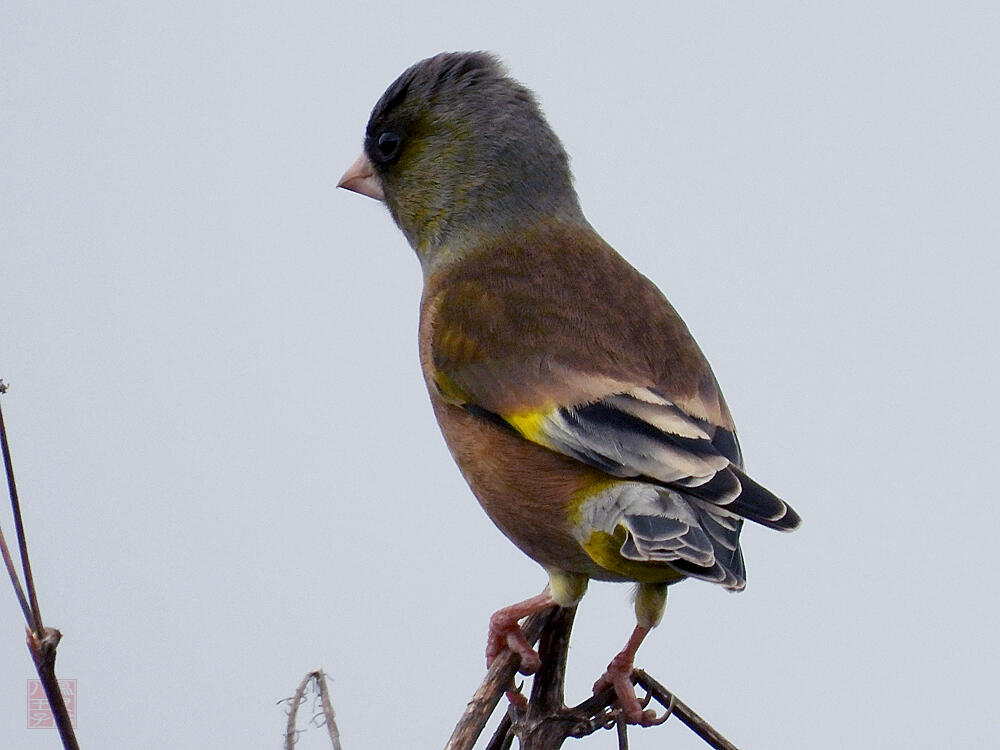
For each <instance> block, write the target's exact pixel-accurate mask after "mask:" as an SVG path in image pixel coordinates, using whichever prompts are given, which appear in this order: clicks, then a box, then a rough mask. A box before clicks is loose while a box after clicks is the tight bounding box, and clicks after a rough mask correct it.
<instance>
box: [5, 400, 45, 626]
mask: <svg viewBox="0 0 1000 750" xmlns="http://www.w3.org/2000/svg"><path fill="white" fill-rule="evenodd" d="M0 382H3V381H0ZM0 392H2V393H6V392H7V384H6V383H4V386H3V391H0ZM0 446H2V449H3V466H4V469H5V471H6V472H7V491H8V492H9V493H10V505H11V508H12V509H13V511H14V530H15V532H16V533H17V546H18V548H19V551H20V553H21V567H22V568H23V569H24V583H25V586H26V587H27V589H28V601H29V602H30V603H31V619H30V620H29V621H28V624H29V625H30V626H31V629H32V630H33V631H35V633H39V634H40V633H41V632H42V630H43V628H44V626H43V625H42V612H41V610H40V609H39V608H38V597H37V596H36V595H35V579H34V577H33V576H32V575H31V560H30V559H28V542H27V539H26V538H25V536H24V523H23V522H22V521H21V501H20V500H19V499H18V497H17V483H16V482H15V481H14V463H13V462H12V461H11V458H10V446H9V445H8V443H7V426H6V425H5V424H4V421H3V409H0ZM4 546H6V545H4ZM7 555H8V556H9V555H10V553H9V552H8V553H7Z"/></svg>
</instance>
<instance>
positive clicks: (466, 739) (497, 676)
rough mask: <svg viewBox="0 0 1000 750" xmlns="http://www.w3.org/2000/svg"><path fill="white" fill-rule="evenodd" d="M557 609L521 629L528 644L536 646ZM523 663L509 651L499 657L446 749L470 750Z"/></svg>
mask: <svg viewBox="0 0 1000 750" xmlns="http://www.w3.org/2000/svg"><path fill="white" fill-rule="evenodd" d="M555 609H556V608H555V607H552V608H550V609H547V610H545V611H544V612H539V613H538V614H537V615H532V616H531V617H529V618H528V619H527V620H525V621H524V625H522V626H521V630H523V631H524V636H525V637H526V638H527V639H528V643H530V644H532V645H534V643H535V641H537V640H538V637H539V635H541V632H542V628H543V627H544V626H545V624H546V623H547V622H548V620H549V616H550V615H552V613H553V612H554V611H555ZM518 664H519V660H518V657H517V656H515V655H514V654H513V653H511V652H510V651H505V652H504V653H502V654H501V655H500V656H498V657H497V658H496V661H494V662H493V666H492V667H490V670H489V671H488V672H487V673H486V678H485V679H484V680H483V683H482V684H481V685H480V686H479V689H478V690H477V691H476V693H475V695H473V696H472V699H471V700H470V701H469V704H468V705H467V706H466V707H465V713H463V714H462V718H461V719H459V720H458V724H457V725H456V726H455V731H453V732H452V733H451V737H450V738H449V740H448V744H446V745H445V746H444V747H445V750H469V749H470V748H471V747H472V746H473V745H475V744H476V740H477V739H479V735H481V734H482V733H483V728H484V727H485V726H486V722H487V721H489V718H490V715H491V714H492V713H493V709H495V708H496V707H497V703H499V702H500V696H501V695H502V694H503V692H504V691H505V690H507V688H508V687H510V685H511V683H512V681H513V679H514V675H515V674H517V667H518Z"/></svg>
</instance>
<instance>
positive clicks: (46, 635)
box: [0, 380, 80, 750]
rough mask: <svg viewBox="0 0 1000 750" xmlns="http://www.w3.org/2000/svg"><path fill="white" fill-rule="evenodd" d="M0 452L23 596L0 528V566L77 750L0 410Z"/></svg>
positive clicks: (62, 726) (3, 387) (1, 386)
mask: <svg viewBox="0 0 1000 750" xmlns="http://www.w3.org/2000/svg"><path fill="white" fill-rule="evenodd" d="M6 392H7V384H6V383H4V382H3V381H2V380H0V394H3V393H6ZM0 449H2V451H3V464H4V470H5V472H6V474H7V491H8V493H9V494H10V504H11V509H12V511H13V514H14V528H15V529H16V531H17V543H18V549H19V552H20V554H21V567H22V569H23V570H24V582H25V586H26V587H27V590H28V593H27V597H25V594H24V590H23V589H22V588H21V581H20V579H19V578H18V575H17V570H16V569H15V567H14V561H13V560H12V559H11V555H10V549H9V548H8V547H7V541H6V539H5V538H4V536H3V530H2V529H0V548H2V551H3V559H4V565H5V566H6V567H7V574H8V575H9V576H10V580H11V583H12V584H13V586H14V593H15V594H16V595H17V599H18V602H19V603H20V604H21V610H22V611H23V612H24V619H25V621H26V622H27V623H28V627H27V628H26V630H27V641H28V651H29V653H30V654H31V659H32V661H33V662H34V663H35V671H36V672H38V678H39V680H41V683H42V688H43V689H44V690H45V697H46V698H47V699H48V702H49V708H50V709H51V710H52V716H53V718H54V719H55V722H56V728H58V730H59V737H60V738H61V739H62V744H63V747H64V748H65V750H80V745H79V743H78V742H77V739H76V732H75V731H73V722H72V721H71V720H70V717H69V711H68V710H67V708H66V701H65V700H64V699H63V694H62V690H61V689H60V688H59V680H58V679H57V678H56V648H57V647H58V645H59V641H60V640H61V639H62V633H60V632H59V631H58V630H56V629H55V628H47V627H45V625H43V624H42V612H41V608H40V607H39V606H38V596H37V595H36V593H35V579H34V577H33V576H32V575H31V560H30V559H29V558H28V542H27V538H26V536H25V533H24V524H23V523H22V521H21V503H20V501H19V500H18V496H17V483H16V482H15V481H14V463H13V461H12V460H11V457H10V445H9V444H8V442H7V426H6V425H5V424H4V420H3V409H2V408H0Z"/></svg>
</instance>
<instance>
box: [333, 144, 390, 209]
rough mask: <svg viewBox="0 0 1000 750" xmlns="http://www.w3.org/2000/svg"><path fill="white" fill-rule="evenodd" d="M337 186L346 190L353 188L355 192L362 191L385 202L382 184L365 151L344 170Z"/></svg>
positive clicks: (363, 193)
mask: <svg viewBox="0 0 1000 750" xmlns="http://www.w3.org/2000/svg"><path fill="white" fill-rule="evenodd" d="M337 187H341V188H344V189H345V190H353V191H354V192H355V193H361V194H362V195H367V196H368V197H369V198H374V199H375V200H377V201H382V202H383V203H384V202H385V194H384V193H383V192H382V185H381V183H380V182H379V179H378V177H377V176H376V175H375V170H374V169H372V163H371V162H370V161H368V157H367V156H365V155H364V153H363V152H362V154H361V156H359V157H358V158H357V159H356V160H355V162H354V163H353V164H352V165H351V166H350V167H348V169H347V171H346V172H344V176H343V177H341V178H340V182H338V183H337Z"/></svg>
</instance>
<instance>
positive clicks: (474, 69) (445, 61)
mask: <svg viewBox="0 0 1000 750" xmlns="http://www.w3.org/2000/svg"><path fill="white" fill-rule="evenodd" d="M505 78H506V74H505V71H504V68H503V65H502V64H501V63H500V61H499V59H497V58H496V57H495V56H493V55H491V54H490V53H488V52H444V53H441V54H440V55H435V56H434V57H429V58H427V59H426V60H421V61H420V62H418V63H417V64H415V65H413V66H411V67H410V68H408V69H407V70H405V71H404V72H403V74H402V75H400V76H399V78H397V79H396V80H395V81H393V83H392V85H390V86H389V88H388V89H386V91H385V93H384V94H382V97H381V98H380V99H379V100H378V102H377V103H376V104H375V108H374V109H373V110H372V114H371V117H370V118H369V120H368V131H369V132H368V134H369V135H371V128H372V125H373V123H378V122H381V121H384V120H385V119H386V118H387V117H388V116H389V115H390V114H391V113H392V111H393V110H394V109H395V108H396V107H397V106H399V104H400V103H401V102H402V101H403V100H405V99H406V98H407V96H408V95H409V94H410V93H411V92H412V93H413V94H415V95H417V96H420V97H423V98H425V99H429V98H430V97H432V96H434V94H436V93H438V92H440V91H443V90H446V89H451V88H461V87H465V86H468V85H470V84H473V83H477V82H482V81H484V80H493V81H495V82H501V81H504V80H505Z"/></svg>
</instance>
